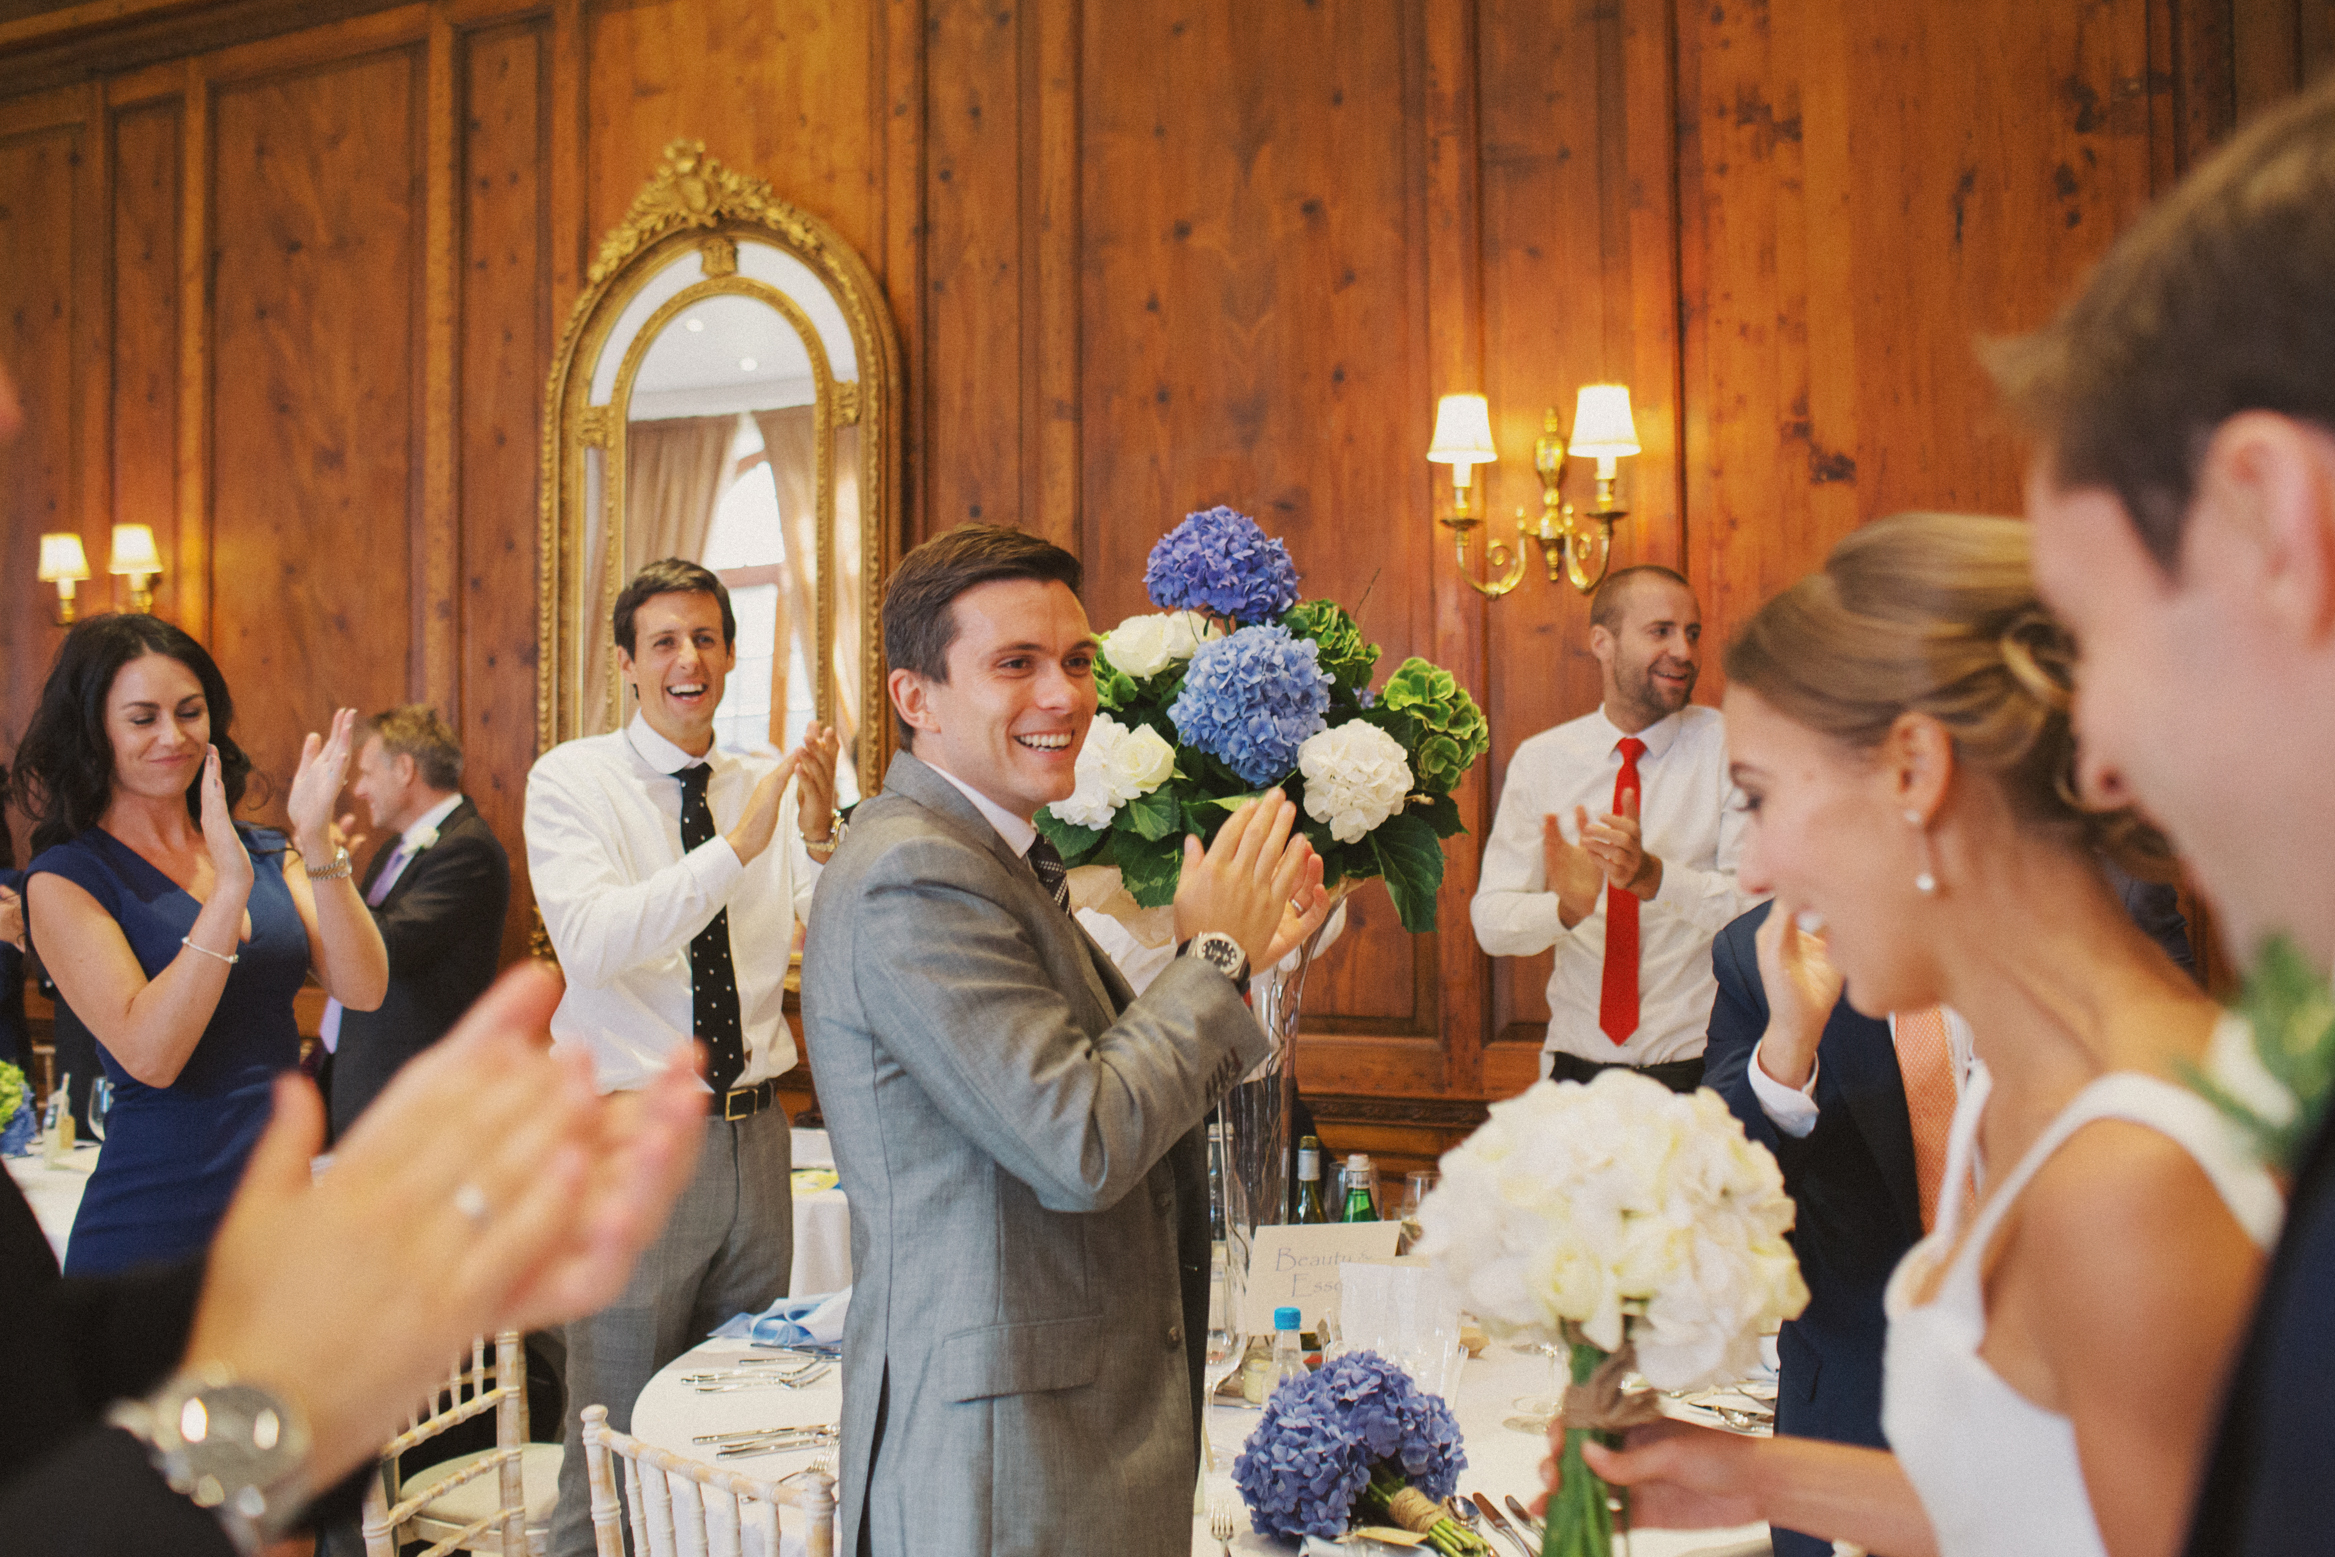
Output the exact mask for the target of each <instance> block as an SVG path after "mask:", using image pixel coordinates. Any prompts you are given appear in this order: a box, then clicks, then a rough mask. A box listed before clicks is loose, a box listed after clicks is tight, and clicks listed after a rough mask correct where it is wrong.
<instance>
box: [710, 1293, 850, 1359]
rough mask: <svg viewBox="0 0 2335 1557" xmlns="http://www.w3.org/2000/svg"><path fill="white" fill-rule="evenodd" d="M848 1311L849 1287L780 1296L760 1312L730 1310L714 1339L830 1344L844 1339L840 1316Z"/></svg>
mask: <svg viewBox="0 0 2335 1557" xmlns="http://www.w3.org/2000/svg"><path fill="white" fill-rule="evenodd" d="M850 1311H851V1288H849V1287H845V1288H844V1289H843V1290H842V1291H841V1292H819V1293H813V1294H812V1295H810V1296H808V1297H795V1298H780V1299H779V1300H778V1301H777V1302H775V1303H773V1304H771V1305H770V1306H769V1307H768V1308H766V1309H764V1310H763V1311H762V1312H761V1313H759V1314H733V1315H731V1316H730V1318H729V1319H728V1320H727V1321H726V1322H724V1323H723V1324H722V1325H721V1326H720V1327H718V1328H717V1329H716V1330H715V1331H714V1332H713V1336H712V1339H714V1340H717V1341H760V1342H763V1343H764V1344H766V1345H771V1346H833V1345H834V1344H836V1343H837V1342H838V1341H841V1340H842V1339H843V1319H844V1316H845V1315H846V1314H847V1313H849V1312H850Z"/></svg>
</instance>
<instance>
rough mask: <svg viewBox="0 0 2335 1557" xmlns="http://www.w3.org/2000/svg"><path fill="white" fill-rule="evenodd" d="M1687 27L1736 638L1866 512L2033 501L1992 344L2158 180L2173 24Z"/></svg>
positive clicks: (1703, 433)
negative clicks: (2002, 399)
mask: <svg viewBox="0 0 2335 1557" xmlns="http://www.w3.org/2000/svg"><path fill="white" fill-rule="evenodd" d="M1679 26H1680V40H1679V58H1680V92H1679V97H1680V123H1681V135H1680V173H1679V182H1680V189H1681V209H1682V212H1683V214H1684V227H1683V232H1684V241H1683V244H1682V254H1683V256H1684V265H1683V273H1682V284H1683V289H1684V293H1685V295H1686V297H1688V298H1689V299H1692V300H1693V306H1691V307H1690V308H1689V309H1688V310H1687V315H1686V317H1687V327H1686V334H1685V348H1684V350H1685V381H1686V394H1687V403H1688V405H1689V407H1690V411H1689V417H1688V423H1687V436H1688V440H1689V442H1688V449H1687V460H1686V466H1687V471H1688V506H1689V510H1690V512H1691V513H1692V514H1693V515H1694V518H1693V520H1692V530H1693V533H1694V537H1695V545H1694V547H1693V551H1692V556H1691V557H1690V573H1691V576H1692V577H1693V578H1694V579H1695V582H1696V584H1697V587H1698V589H1700V590H1701V592H1702V595H1703V601H1704V610H1705V619H1706V623H1707V628H1708V631H1709V633H1710V635H1711V636H1712V637H1713V638H1714V639H1716V640H1718V641H1720V642H1724V639H1725V637H1726V634H1727V632H1728V631H1729V630H1730V628H1731V627H1732V626H1733V624H1735V623H1736V622H1738V621H1740V620H1742V618H1743V617H1744V616H1745V615H1746V614H1747V613H1748V612H1750V611H1751V610H1753V609H1755V608H1756V607H1757V606H1758V604H1759V603H1760V602H1761V601H1762V600H1764V599H1765V598H1766V597H1767V596H1768V595H1769V594H1771V593H1773V592H1774V591H1775V590H1776V589H1778V588H1781V587H1782V586H1783V585H1785V584H1788V583H1790V582H1791V581H1792V579H1793V578H1795V577H1797V576H1798V575H1799V574H1800V573H1802V572H1804V571H1806V570H1807V569H1808V568H1809V567H1810V566H1812V565H1813V564H1814V563H1816V562H1817V561H1819V560H1820V559H1821V558H1822V557H1823V555H1824V553H1825V551H1826V550H1827V549H1828V548H1829V547H1830V546H1831V544H1832V543H1833V542H1834V541H1835V540H1837V539H1839V538H1840V536H1842V535H1843V534H1845V533H1847V531H1848V530H1850V529H1852V528H1854V527H1855V526H1856V525H1857V524H1859V523H1861V522H1863V521H1864V520H1866V519H1869V518H1872V517H1874V516H1876V515H1879V514H1883V513H1887V512H1890V511H1892V510H1894V509H1900V508H1907V507H1931V508H1965V509H1980V510H1991V511H1997V512H2002V511H2016V506H2017V504H2018V502H2019V475H2020V468H2021V465H2020V460H2021V456H2020V453H2019V451H2018V449H2017V448H2016V446H2015V445H2014V443H2013V441H2012V440H2011V438H2010V437H2009V436H2008V433H2007V431H2006V429H2005V427H2004V425H2003V423H2002V422H2001V420H2000V419H1999V418H1998V417H1997V416H1996V415H1995V414H1994V412H1993V402H1992V399H1991V393H1990V391H1989V390H1988V388H1987V386H1986V381H1985V378H1984V374H1983V372H1982V370H1981V369H1980V367H1979V365H1978V362H1977V358H1976V355H1975V353H1974V352H1973V350H1972V342H1973V340H1974V338H1976V337H1978V336H1980V335H1983V334H1986V333H1990V332H1994V333H1999V332H2003V331H2008V330H2012V329H2017V328H2024V327H2029V326H2031V325H2032V324H2034V323H2035V322H2037V321H2039V320H2041V319H2043V318H2045V317H2047V316H2048V314H2049V312H2050V311H2051V309H2052V308H2053V307H2054V306H2055V305H2056V303H2057V302H2058V301H2059V299H2060V298H2062V297H2063V296H2064V295H2065V294H2066V293H2067V292H2068V290H2069V289H2070V288H2071V287H2072V285H2073V284H2074V282H2075V280H2076V278H2077V277H2079V276H2080V275H2081V274H2083V273H2084V271H2085V270H2086V269H2087V268H2088V267H2089V266H2090V264H2091V263H2092V262H2093V261H2094V260H2095V259H2097V257H2098V256H2099V254H2100V253H2101V251H2102V250H2103V249H2104V248H2105V246H2106V244H2107V242H2108V241H2109V239H2110V238H2111V237H2112V235H2113V234H2114V233H2115V232H2116V231H2117V230H2118V229H2119V228H2120V227H2121V226H2122V225H2124V224H2125V223H2126V222H2127V221H2129V220H2130V218H2131V217H2132V216H2133V215H2134V214H2135V213H2136V212H2137V211H2138V209H2139V207H2140V205H2141V203H2142V202H2143V201H2144V200H2145V198H2146V195H2147V192H2148V188H2149V180H2150V158H2149V140H2148V122H2149V114H2148V110H2147V104H2146V101H2145V81H2146V76H2145V72H2146V68H2147V61H2148V40H2147V36H2146V14H2145V7H2144V6H2143V5H2141V4H2139V3H2127V4H2122V5H2102V6H2094V7H2087V8H2085V11H2084V12H2083V14H2081V15H2080V16H2079V15H2072V14H2069V13H2066V12H2063V11H2060V10H2058V9H2056V8H2050V7H2031V6H2027V5H2024V4H2021V3H2018V0H1987V3H1984V4H1979V5H1973V6H1970V7H1964V8H1960V9H1957V10H1956V11H1954V12H1953V13H1951V14H1949V13H1948V12H1947V11H1946V10H1944V9H1942V8H1929V9H1925V10H1923V11H1921V12H1920V13H1918V14H1913V15H1907V14H1904V13H1900V12H1898V11H1895V10H1890V11H1880V10H1875V9H1873V8H1870V7H1861V6H1856V5H1852V4H1849V3H1847V0H1775V3H1772V4H1768V5H1749V6H1727V7H1713V8H1710V9H1708V10H1704V9H1702V8H1692V9H1689V10H1685V11H1682V12H1681V13H1680V18H1679ZM1973 37H1983V38H1985V39H1987V40H1988V43H1987V46H1986V47H1985V48H1983V49H1979V48H1974V47H1973V46H1972V45H1971V41H1970V40H1971V39H1972V38H1973ZM1712 680H1713V681H1714V683H1715V681H1716V677H1715V676H1713V677H1712ZM1713 690H1714V691H1715V690H1716V686H1715V685H1714V688H1713Z"/></svg>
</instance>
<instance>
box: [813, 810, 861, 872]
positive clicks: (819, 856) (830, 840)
mask: <svg viewBox="0 0 2335 1557" xmlns="http://www.w3.org/2000/svg"><path fill="white" fill-rule="evenodd" d="M849 825H850V824H849V823H848V822H846V821H845V820H844V816H843V813H842V812H841V811H830V812H828V813H827V836H826V837H824V838H817V839H813V838H805V839H804V840H803V852H804V853H806V854H808V855H810V857H811V858H812V859H813V860H814V861H816V862H817V863H819V864H821V865H824V864H826V863H827V862H828V861H829V860H831V859H833V858H835V851H836V849H837V848H839V847H841V845H842V843H843V829H844V828H845V827H847V826H849Z"/></svg>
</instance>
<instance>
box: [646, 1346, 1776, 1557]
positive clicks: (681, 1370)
mask: <svg viewBox="0 0 2335 1557" xmlns="http://www.w3.org/2000/svg"><path fill="white" fill-rule="evenodd" d="M770 1355H772V1354H771V1353H770V1352H768V1351H759V1352H758V1351H756V1350H755V1349H754V1348H752V1347H750V1346H747V1345H746V1344H745V1343H743V1342H741V1341H707V1342H705V1343H704V1344H703V1345H700V1346H698V1347H696V1348H695V1349H693V1350H691V1351H688V1352H684V1353H683V1354H682V1355H681V1356H680V1357H678V1358H676V1359H675V1360H674V1361H673V1362H672V1363H670V1364H668V1365H667V1366H666V1367H665V1368H664V1370H663V1371H661V1372H660V1373H658V1374H657V1376H656V1377H655V1378H653V1379H651V1380H650V1381H649V1384H648V1387H647V1388H645V1389H643V1390H642V1391H641V1393H640V1398H639V1399H638V1400H637V1401H635V1402H634V1403H633V1408H632V1431H633V1435H634V1436H635V1437H637V1438H641V1439H644V1440H646V1441H647V1442H649V1443H652V1444H655V1445H657V1446H658V1447H660V1448H664V1449H669V1450H671V1451H672V1452H674V1453H675V1454H682V1455H688V1456H690V1457H691V1458H693V1459H703V1460H710V1459H712V1458H713V1455H714V1451H715V1449H716V1448H717V1447H718V1445H717V1444H715V1443H711V1442H701V1441H699V1440H701V1439H708V1438H711V1437H712V1436H713V1435H715V1434H719V1433H725V1432H737V1431H743V1430H746V1429H756V1430H760V1429H764V1428H775V1427H813V1426H833V1425H836V1424H838V1423H839V1422H840V1421H841V1419H842V1414H843V1411H842V1408H843V1379H842V1373H841V1370H840V1369H838V1370H836V1371H833V1372H829V1373H827V1374H826V1375H824V1376H823V1377H821V1378H819V1379H818V1380H816V1381H814V1382H812V1383H810V1384H807V1385H805V1386H804V1387H802V1388H800V1389H784V1388H759V1389H747V1390H739V1391H733V1392H729V1393H721V1394H701V1393H699V1392H698V1391H697V1389H696V1388H695V1387H694V1386H692V1385H690V1384H688V1383H686V1382H684V1380H683V1376H684V1375H685V1374H692V1373H707V1372H713V1371H716V1370H721V1369H729V1368H734V1367H736V1366H738V1364H739V1361H740V1359H742V1358H746V1357H754V1356H761V1357H769V1356H770ZM1549 1376H1550V1375H1549V1365H1548V1362H1547V1360H1546V1358H1545V1356H1543V1355H1541V1354H1538V1353H1518V1352H1514V1351H1511V1350H1509V1349H1508V1348H1506V1347H1503V1346H1500V1345H1497V1344H1495V1345H1494V1346H1492V1347H1491V1348H1489V1349H1488V1350H1487V1351H1486V1352H1485V1353H1484V1355H1483V1356H1481V1357H1477V1358H1472V1359H1469V1360H1468V1361H1467V1362H1466V1363H1464V1364H1463V1365H1462V1366H1461V1368H1460V1373H1459V1383H1458V1387H1457V1388H1456V1389H1455V1390H1454V1391H1453V1392H1452V1401H1451V1404H1452V1410H1453V1413H1454V1414H1455V1415H1456V1416H1457V1417H1458V1419H1459V1425H1460V1432H1461V1434H1462V1436H1463V1445H1464V1447H1465V1449H1466V1452H1467V1468H1466V1469H1465V1470H1464V1471H1463V1472H1461V1474H1460V1478H1459V1490H1460V1492H1461V1493H1462V1494H1463V1495H1465V1494H1472V1493H1476V1492H1483V1493H1486V1494H1488V1495H1489V1496H1490V1497H1491V1499H1492V1501H1493V1502H1494V1504H1495V1505H1497V1506H1498V1507H1499V1508H1500V1509H1501V1510H1502V1512H1503V1513H1505V1512H1506V1510H1507V1504H1506V1502H1505V1499H1506V1498H1507V1497H1509V1496H1514V1497H1515V1498H1517V1499H1518V1500H1519V1501H1520V1502H1526V1503H1529V1502H1531V1500H1532V1496H1533V1493H1534V1492H1535V1490H1536V1489H1537V1488H1538V1487H1539V1485H1540V1462H1541V1461H1542V1459H1544V1458H1545V1457H1546V1456H1547V1453H1548V1443H1547V1440H1546V1439H1545V1438H1544V1437H1543V1436H1541V1435H1540V1434H1538V1433H1532V1432H1525V1431H1520V1430H1519V1429H1517V1428H1514V1427H1509V1426H1506V1425H1504V1424H1505V1422H1506V1421H1507V1420H1508V1419H1509V1418H1510V1417H1511V1416H1512V1415H1513V1410H1514V1402H1515V1400H1516V1398H1517V1397H1518V1396H1521V1395H1534V1394H1541V1393H1544V1392H1545V1391H1546V1390H1547V1388H1548V1381H1549ZM1678 1414H1679V1415H1681V1416H1684V1417H1689V1418H1691V1419H1693V1420H1697V1421H1705V1422H1707V1421H1709V1420H1710V1419H1709V1418H1708V1417H1707V1416H1704V1415H1697V1414H1696V1413H1695V1411H1694V1410H1693V1409H1692V1408H1688V1407H1681V1408H1679V1410H1678ZM1208 1415H1209V1422H1208V1431H1209V1436H1210V1439H1211V1441H1212V1443H1213V1444H1214V1445H1215V1449H1216V1453H1215V1460H1216V1463H1215V1465H1214V1466H1213V1467H1211V1468H1210V1469H1209V1470H1208V1471H1207V1472H1206V1474H1205V1475H1204V1476H1203V1477H1202V1478H1201V1484H1200V1487H1199V1489H1198V1495H1197V1496H1196V1497H1195V1499H1194V1501H1193V1509H1192V1551H1193V1552H1194V1553H1195V1554H1196V1557H1220V1552H1219V1548H1218V1545H1217V1542H1216V1540H1215V1538H1214V1537H1213V1536H1211V1535H1210V1534H1209V1515H1210V1513H1211V1512H1212V1511H1214V1510H1215V1509H1217V1508H1225V1509H1229V1510H1230V1511H1231V1512H1232V1514H1233V1516H1234V1520H1235V1522H1236V1524H1237V1525H1238V1530H1237V1533H1236V1534H1235V1535H1234V1537H1233V1539H1232V1542H1231V1549H1232V1550H1233V1551H1235V1552H1245V1553H1260V1554H1261V1553H1279V1554H1282V1557H1287V1554H1289V1553H1290V1552H1293V1551H1294V1550H1296V1547H1295V1544H1294V1543H1285V1542H1282V1541H1277V1540H1275V1539H1273V1538H1271V1537H1269V1536H1264V1535H1260V1534H1258V1533H1257V1532H1256V1531H1255V1530H1254V1529H1252V1528H1251V1527H1250V1524H1249V1519H1248V1515H1247V1511H1246V1510H1245V1509H1243V1508H1242V1507H1241V1503H1240V1494H1239V1492H1238V1491H1237V1490H1236V1489H1235V1488H1234V1486H1233V1480H1232V1462H1233V1457H1234V1456H1235V1455H1236V1454H1238V1453H1239V1450H1240V1446H1241V1445H1242V1444H1243V1443H1245V1442H1246V1441H1247V1439H1248V1435H1249V1433H1250V1431H1251V1430H1252V1429H1254V1428H1255V1427H1256V1425H1257V1423H1258V1421H1259V1420H1260V1419H1261V1418H1262V1416H1263V1412H1262V1411H1261V1410H1260V1409H1259V1408H1257V1407H1255V1406H1251V1405H1248V1404H1246V1403H1245V1402H1244V1403H1238V1404H1236V1403H1234V1402H1232V1401H1230V1400H1222V1401H1219V1403H1217V1404H1215V1405H1214V1406H1212V1407H1211V1408H1210V1410H1209V1413H1208ZM835 1453H836V1451H835V1450H834V1449H833V1448H817V1447H812V1448H801V1449H789V1450H782V1451H779V1452H776V1453H771V1454H762V1455H755V1456H751V1457H741V1458H738V1459H732V1460H723V1461H721V1462H719V1463H721V1464H723V1465H726V1466H729V1467H731V1468H733V1469H735V1470H738V1471H740V1472H742V1473H744V1474H746V1475H749V1476H755V1477H761V1478H766V1479H769V1480H774V1481H775V1480H778V1479H781V1478H783V1477H786V1476H790V1475H793V1474H794V1473H795V1472H797V1471H800V1470H803V1469H804V1468H806V1467H807V1466H809V1465H810V1463H811V1461H812V1459H813V1458H814V1457H815V1456H817V1455H820V1454H827V1455H830V1456H832V1455H834V1454H835ZM838 1492H839V1494H840V1489H838ZM798 1519H799V1516H798V1515H797V1514H796V1513H795V1511H794V1510H792V1509H782V1510H781V1511H780V1524H781V1526H782V1528H783V1529H785V1530H786V1531H787V1532H788V1534H789V1535H790V1536H794V1537H796V1538H797V1539H799V1531H800V1529H801V1526H800V1525H799V1524H798V1523H797V1522H796V1521H797V1520H798ZM1510 1522H1511V1523H1512V1524H1513V1523H1515V1521H1514V1519H1513V1516H1511V1521H1510ZM1484 1534H1485V1539H1486V1540H1488V1541H1489V1542H1490V1543H1491V1547H1492V1550H1493V1552H1494V1553H1496V1554H1497V1557H1538V1552H1539V1550H1540V1543H1539V1542H1538V1541H1537V1540H1536V1539H1533V1538H1532V1537H1531V1536H1529V1535H1524V1536H1523V1541H1524V1544H1525V1545H1526V1546H1529V1547H1530V1553H1529V1554H1527V1553H1526V1552H1525V1551H1523V1550H1522V1549H1521V1548H1520V1547H1519V1546H1518V1545H1517V1544H1516V1543H1514V1542H1512V1541H1508V1540H1504V1539H1502V1537H1501V1536H1500V1535H1499V1534H1497V1533H1496V1532H1493V1531H1490V1530H1486V1531H1485V1532H1484ZM786 1544H787V1545H788V1547H789V1548H790V1549H797V1548H795V1546H794V1540H791V1539H790V1540H789V1541H788V1542H787V1543H786ZM1615 1550H1616V1553H1617V1557H1622V1554H1623V1553H1624V1551H1625V1549H1624V1548H1623V1547H1622V1546H1620V1545H1619V1544H1618V1543H1617V1545H1616V1548H1615ZM1767 1551H1768V1540H1767V1527H1766V1526H1764V1525H1744V1526H1739V1527H1736V1528H1733V1529H1727V1530H1639V1531H1634V1532H1632V1533H1631V1535H1630V1538H1629V1544H1628V1546H1627V1548H1626V1557H1754V1554H1757V1557H1765V1554H1766V1553H1767Z"/></svg>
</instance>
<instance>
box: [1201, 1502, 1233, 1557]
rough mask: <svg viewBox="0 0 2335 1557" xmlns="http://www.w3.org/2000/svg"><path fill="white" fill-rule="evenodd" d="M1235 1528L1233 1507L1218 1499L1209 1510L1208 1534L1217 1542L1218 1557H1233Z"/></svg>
mask: <svg viewBox="0 0 2335 1557" xmlns="http://www.w3.org/2000/svg"><path fill="white" fill-rule="evenodd" d="M1235 1528H1236V1527H1235V1526H1234V1524H1233V1522H1232V1505H1231V1504H1230V1503H1227V1502H1225V1501H1224V1500H1223V1499H1222V1498H1218V1499H1217V1500H1216V1502H1215V1503H1214V1504H1212V1505H1210V1507H1209V1510H1208V1534H1209V1535H1210V1536H1211V1537H1213V1538H1214V1539H1215V1541H1216V1548H1217V1554H1218V1557H1231V1552H1232V1535H1233V1531H1234V1529H1235Z"/></svg>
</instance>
